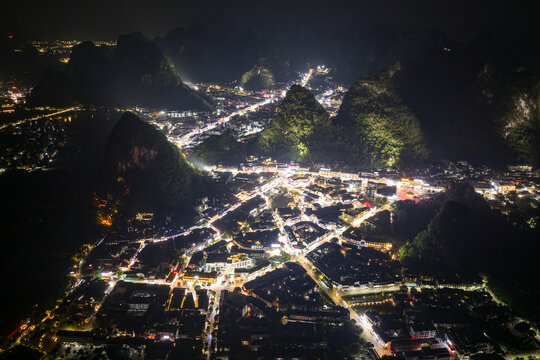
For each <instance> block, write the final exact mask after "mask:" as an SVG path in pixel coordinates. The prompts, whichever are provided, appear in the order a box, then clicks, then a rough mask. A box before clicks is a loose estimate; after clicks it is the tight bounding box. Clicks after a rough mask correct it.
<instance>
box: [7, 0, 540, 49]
mask: <svg viewBox="0 0 540 360" xmlns="http://www.w3.org/2000/svg"><path fill="white" fill-rule="evenodd" d="M2 7H3V9H2V11H1V12H2V15H1V17H2V19H1V21H0V26H1V29H2V30H1V31H2V35H11V34H13V35H15V36H17V37H19V38H22V39H31V40H33V39H43V40H51V39H66V40H67V39H102V40H113V39H116V38H117V36H118V34H122V33H130V32H135V31H141V32H143V33H144V34H145V35H146V36H148V37H150V38H153V37H155V36H156V35H164V34H165V33H166V32H167V31H169V30H170V29H172V28H175V27H178V26H189V25H191V24H200V25H203V26H204V27H205V28H206V29H208V30H213V31H219V32H226V33H229V34H231V35H232V34H237V33H239V32H241V31H243V30H246V29H250V30H252V31H254V32H255V33H256V34H257V35H258V36H261V37H273V36H280V35H282V34H283V33H287V32H290V31H291V30H292V31H299V32H302V31H312V30H314V29H319V30H321V29H322V30H327V31H334V30H336V29H338V30H339V29H352V30H360V31H361V30H362V29H365V28H368V27H369V26H372V25H374V24H377V23H398V24H414V25H419V26H421V27H424V28H429V29H434V30H438V31H443V32H445V33H447V34H448V35H449V36H451V37H453V38H455V39H457V40H466V39H470V38H473V37H475V36H477V35H480V34H482V33H485V32H489V33H492V35H494V36H496V37H520V36H523V35H528V36H531V33H533V32H534V33H538V31H539V28H540V26H538V19H539V14H540V1H535V0H531V1H517V0H509V1H471V0H452V1H434V0H408V1H391V0H378V1H363V0H357V1H321V0H311V1H300V0H286V1H282V0H276V1H273V0H272V1H253V0H251V1H247V0H246V1H244V0H225V1H218V0H197V1H173V0H157V1H148V0H118V1H110V0H107V1H102V0H99V1H75V0H69V1H68V0H49V1H16V0H15V1H13V0H12V1H10V2H9V3H7V4H6V3H3V4H2Z"/></svg>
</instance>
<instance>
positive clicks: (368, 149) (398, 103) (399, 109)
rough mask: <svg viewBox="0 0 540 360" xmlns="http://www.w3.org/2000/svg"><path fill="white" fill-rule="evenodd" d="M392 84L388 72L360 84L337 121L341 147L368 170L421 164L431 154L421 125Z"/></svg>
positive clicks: (356, 86) (354, 86) (351, 90)
mask: <svg viewBox="0 0 540 360" xmlns="http://www.w3.org/2000/svg"><path fill="white" fill-rule="evenodd" d="M390 80H391V79H390V74H389V73H387V72H377V73H371V74H368V75H366V76H365V77H363V78H361V79H360V80H358V81H357V82H356V83H355V84H354V85H353V86H352V87H351V88H350V89H349V91H348V92H347V93H346V95H345V97H344V98H343V103H342V104H341V107H340V109H339V113H338V115H337V118H336V119H335V125H336V127H337V132H338V134H339V135H338V136H339V140H338V147H341V148H342V149H343V151H344V152H346V153H349V154H350V155H351V156H352V158H353V159H356V161H358V162H360V163H362V164H364V165H366V166H376V167H378V166H393V165H396V164H404V163H412V162H418V161H422V160H425V159H426V158H427V157H428V154H429V152H428V149H427V147H426V145H425V140H424V135H423V132H422V129H421V127H420V122H419V121H418V119H417V118H416V116H415V115H414V114H413V112H412V111H411V110H410V109H409V108H408V107H407V105H406V104H405V103H404V102H403V100H402V99H401V97H400V96H399V95H398V94H397V93H396V91H395V89H394V87H393V85H392V83H391V81H390Z"/></svg>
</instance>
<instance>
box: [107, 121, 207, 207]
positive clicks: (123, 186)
mask: <svg viewBox="0 0 540 360" xmlns="http://www.w3.org/2000/svg"><path fill="white" fill-rule="evenodd" d="M100 178H101V192H100V195H101V197H102V198H103V199H112V201H119V202H121V203H123V204H124V205H125V206H127V208H128V209H131V210H133V211H143V210H155V209H168V208H183V207H186V206H188V205H190V204H191V202H192V201H193V200H195V199H196V197H197V195H198V194H199V193H200V190H201V180H200V178H199V175H198V174H197V172H196V170H195V169H194V168H193V167H192V166H191V165H190V164H189V163H188V162H187V161H186V159H185V158H184V156H183V155H182V154H180V152H179V150H178V149H177V148H176V147H175V146H174V145H172V144H171V143H169V142H168V140H167V138H166V137H165V135H163V134H162V133H161V132H160V131H159V130H156V129H155V128H154V127H152V126H151V125H150V124H147V123H146V122H144V121H142V120H141V119H139V118H138V117H137V116H135V115H133V114H131V113H125V114H124V115H122V117H121V118H120V120H118V122H117V124H116V125H115V127H114V129H113V131H112V133H111V134H110V136H109V139H108V142H107V146H106V150H105V155H104V158H103V162H102V165H101V171H100Z"/></svg>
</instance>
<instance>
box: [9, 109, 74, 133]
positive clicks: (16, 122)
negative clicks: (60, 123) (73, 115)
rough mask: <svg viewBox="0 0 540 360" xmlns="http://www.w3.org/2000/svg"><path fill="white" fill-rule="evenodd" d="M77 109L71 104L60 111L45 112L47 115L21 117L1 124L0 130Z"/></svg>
mask: <svg viewBox="0 0 540 360" xmlns="http://www.w3.org/2000/svg"><path fill="white" fill-rule="evenodd" d="M79 109H80V108H79V107H78V106H73V107H70V108H67V109H64V110H60V111H56V112H53V113H50V114H47V115H39V116H35V117H32V118H27V119H22V120H19V121H15V122H10V123H6V124H2V125H0V130H3V129H5V128H8V127H11V126H18V125H22V124H24V123H27V122H30V121H36V120H40V119H44V118H50V117H54V116H58V115H61V114H65V113H68V112H71V111H76V110H79Z"/></svg>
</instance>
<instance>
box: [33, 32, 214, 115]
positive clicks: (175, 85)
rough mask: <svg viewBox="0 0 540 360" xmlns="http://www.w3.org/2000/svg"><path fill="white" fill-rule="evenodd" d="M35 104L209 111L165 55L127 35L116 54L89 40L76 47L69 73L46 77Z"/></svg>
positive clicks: (37, 89) (37, 90)
mask: <svg viewBox="0 0 540 360" xmlns="http://www.w3.org/2000/svg"><path fill="white" fill-rule="evenodd" d="M29 103H30V104H32V105H53V106H66V105H71V104H76V103H81V104H85V105H86V104H88V105H113V106H137V105H139V106H146V107H153V108H173V109H200V110H206V109H209V104H208V102H207V101H206V100H205V99H203V98H202V97H201V96H199V95H198V94H196V93H195V92H194V91H192V90H191V89H189V88H188V87H187V86H186V85H184V83H182V81H181V80H180V79H179V78H178V76H177V75H176V73H175V70H174V67H173V66H172V64H171V63H170V62H169V61H168V59H167V58H166V57H165V56H164V55H163V53H162V52H161V50H160V49H159V48H158V47H157V46H156V45H155V44H154V43H153V42H152V41H150V40H148V39H146V38H145V37H144V36H142V35H141V34H139V33H135V34H131V35H121V36H120V37H119V38H118V42H117V46H116V48H115V49H114V50H111V49H109V48H106V47H103V46H102V47H97V46H96V45H95V44H93V43H92V42H89V41H87V42H83V43H81V44H79V45H76V46H75V47H73V50H72V53H71V57H70V60H69V63H68V65H67V66H66V69H65V70H64V71H61V72H58V71H56V72H53V71H48V72H46V73H44V75H43V77H42V79H41V80H40V82H39V83H38V84H37V85H36V87H35V88H34V89H33V91H32V93H31V94H30V97H29Z"/></svg>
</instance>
